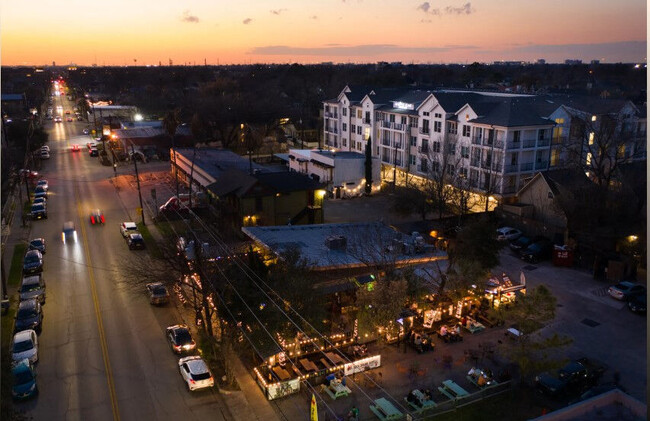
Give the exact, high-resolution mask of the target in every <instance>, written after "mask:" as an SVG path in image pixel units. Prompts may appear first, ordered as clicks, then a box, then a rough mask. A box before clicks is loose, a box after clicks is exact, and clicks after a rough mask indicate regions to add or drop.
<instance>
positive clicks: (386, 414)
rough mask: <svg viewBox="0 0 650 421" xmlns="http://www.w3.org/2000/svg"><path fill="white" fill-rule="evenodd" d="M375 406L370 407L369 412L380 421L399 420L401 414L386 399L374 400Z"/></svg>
mask: <svg viewBox="0 0 650 421" xmlns="http://www.w3.org/2000/svg"><path fill="white" fill-rule="evenodd" d="M374 402H375V404H374V405H370V411H372V413H373V414H375V415H376V416H377V418H379V419H380V420H382V421H392V420H399V419H401V418H402V417H403V416H404V414H402V413H401V412H400V411H399V410H398V409H397V408H395V405H393V404H392V403H390V402H389V401H388V399H386V398H379V399H375V401H374Z"/></svg>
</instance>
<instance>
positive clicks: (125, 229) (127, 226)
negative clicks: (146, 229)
mask: <svg viewBox="0 0 650 421" xmlns="http://www.w3.org/2000/svg"><path fill="white" fill-rule="evenodd" d="M134 232H138V226H137V225H136V224H135V222H122V223H121V224H120V233H121V234H122V237H124V238H126V236H127V235H129V234H132V233H134Z"/></svg>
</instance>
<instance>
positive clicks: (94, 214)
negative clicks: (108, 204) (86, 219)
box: [90, 209, 105, 225]
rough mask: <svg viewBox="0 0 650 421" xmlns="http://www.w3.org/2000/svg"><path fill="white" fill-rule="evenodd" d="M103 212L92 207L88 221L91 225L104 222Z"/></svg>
mask: <svg viewBox="0 0 650 421" xmlns="http://www.w3.org/2000/svg"><path fill="white" fill-rule="evenodd" d="M104 221H105V219H104V213H103V212H102V211H100V210H99V209H93V210H92V211H91V212H90V223H91V224H92V225H99V224H102V225H103V224H104Z"/></svg>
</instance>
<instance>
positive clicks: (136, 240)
mask: <svg viewBox="0 0 650 421" xmlns="http://www.w3.org/2000/svg"><path fill="white" fill-rule="evenodd" d="M126 244H127V245H128V246H129V250H144V249H145V248H146V245H145V244H144V238H142V234H140V233H139V232H134V233H131V234H129V235H127V237H126Z"/></svg>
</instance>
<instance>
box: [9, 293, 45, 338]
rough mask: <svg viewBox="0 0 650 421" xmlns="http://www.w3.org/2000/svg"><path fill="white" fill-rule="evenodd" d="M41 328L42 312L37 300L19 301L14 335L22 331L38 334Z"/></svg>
mask: <svg viewBox="0 0 650 421" xmlns="http://www.w3.org/2000/svg"><path fill="white" fill-rule="evenodd" d="M42 326H43V310H42V308H41V303H39V302H38V300H37V299H35V298H32V299H31V300H26V301H21V302H20V304H18V311H16V320H15V323H14V333H17V332H20V331H22V330H27V329H34V330H35V331H36V332H37V333H40V331H41V328H42Z"/></svg>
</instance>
